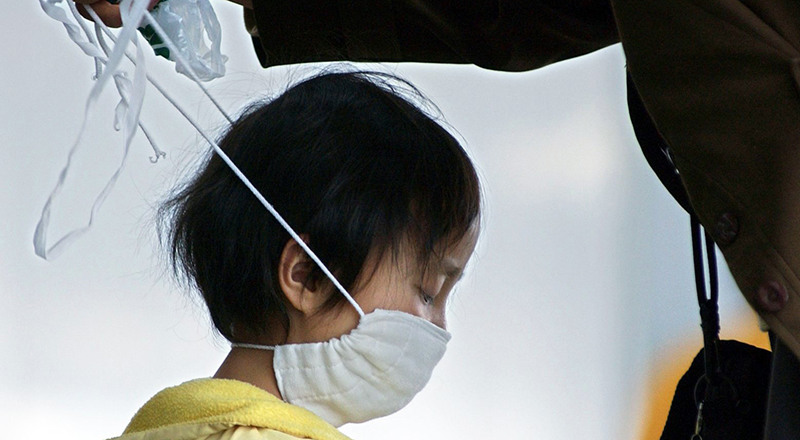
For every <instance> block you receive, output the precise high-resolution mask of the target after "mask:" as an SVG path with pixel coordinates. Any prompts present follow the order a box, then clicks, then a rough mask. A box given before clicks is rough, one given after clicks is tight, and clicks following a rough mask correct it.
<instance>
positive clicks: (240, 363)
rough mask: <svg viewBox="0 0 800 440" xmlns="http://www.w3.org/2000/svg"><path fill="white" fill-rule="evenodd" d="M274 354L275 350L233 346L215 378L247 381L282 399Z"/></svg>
mask: <svg viewBox="0 0 800 440" xmlns="http://www.w3.org/2000/svg"><path fill="white" fill-rule="evenodd" d="M274 356H275V352H274V351H271V350H258V349H252V348H232V349H231V352H230V353H228V356H227V357H226V358H225V360H224V361H223V362H222V365H220V367H219V369H218V370H217V372H216V373H215V374H214V378H216V379H234V380H239V381H242V382H247V383H249V384H251V385H254V386H257V387H259V388H261V389H263V390H265V391H267V392H268V393H270V394H273V395H274V396H276V397H277V398H279V399H281V400H282V399H283V398H282V397H281V392H280V390H279V389H278V381H277V380H276V379H275V370H274V369H273V368H272V359H273V357H274Z"/></svg>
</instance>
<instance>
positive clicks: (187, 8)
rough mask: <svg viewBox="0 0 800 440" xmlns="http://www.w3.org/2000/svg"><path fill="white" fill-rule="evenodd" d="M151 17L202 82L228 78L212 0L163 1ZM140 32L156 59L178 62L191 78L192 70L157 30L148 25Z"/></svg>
mask: <svg viewBox="0 0 800 440" xmlns="http://www.w3.org/2000/svg"><path fill="white" fill-rule="evenodd" d="M150 14H151V15H152V16H153V18H154V19H155V20H156V22H158V24H159V25H160V26H161V28H162V29H163V30H164V32H165V33H166V34H167V36H169V37H170V39H172V41H173V42H174V43H175V45H176V46H177V48H178V49H179V50H180V52H181V55H182V56H183V59H185V60H186V62H187V63H189V64H190V65H191V67H192V69H193V70H194V72H195V73H196V74H197V76H198V77H199V78H200V79H201V80H203V81H210V80H212V79H214V78H219V77H221V76H223V75H225V62H226V61H227V60H228V57H226V56H225V55H222V52H221V50H220V42H221V40H222V31H221V28H220V24H219V20H217V14H215V13H214V8H212V7H211V3H210V2H209V0H162V1H160V2H159V3H158V4H157V5H156V6H155V7H154V8H153V10H152V11H151V12H150ZM139 31H140V32H141V33H142V35H143V36H144V38H145V39H146V40H147V41H148V42H149V43H150V45H151V46H152V47H153V50H154V51H155V53H156V55H160V56H162V57H164V58H166V59H168V60H171V61H173V62H175V63H176V65H175V70H176V71H177V72H178V73H181V74H183V75H186V76H189V74H188V69H187V68H186V67H184V66H183V63H181V62H180V61H179V60H178V59H177V57H175V56H174V54H171V53H170V50H169V48H168V47H167V46H166V45H165V44H164V42H163V40H162V38H161V37H160V36H159V35H158V33H157V32H156V30H155V29H154V28H153V26H151V25H149V24H148V25H146V26H144V27H141V28H139ZM209 44H210V46H209Z"/></svg>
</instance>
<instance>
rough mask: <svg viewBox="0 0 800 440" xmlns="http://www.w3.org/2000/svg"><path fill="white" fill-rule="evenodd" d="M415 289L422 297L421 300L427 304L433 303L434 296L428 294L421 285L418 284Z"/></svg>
mask: <svg viewBox="0 0 800 440" xmlns="http://www.w3.org/2000/svg"><path fill="white" fill-rule="evenodd" d="M417 290H418V291H419V295H420V297H421V298H422V302H423V303H424V304H425V305H426V306H427V305H431V304H433V301H434V299H435V296H433V295H430V294H428V293H427V292H426V291H425V289H423V288H422V286H418V287H417Z"/></svg>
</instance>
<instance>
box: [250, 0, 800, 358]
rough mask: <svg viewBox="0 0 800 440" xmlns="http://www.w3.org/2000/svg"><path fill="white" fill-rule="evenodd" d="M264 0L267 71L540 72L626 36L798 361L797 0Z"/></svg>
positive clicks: (744, 273) (650, 96)
mask: <svg viewBox="0 0 800 440" xmlns="http://www.w3.org/2000/svg"><path fill="white" fill-rule="evenodd" d="M611 3H613V10H614V13H613V14H612V12H611V9H612V8H611ZM254 4H255V5H254V7H255V10H254V14H253V15H252V16H251V20H252V19H253V18H254V19H255V24H256V25H257V29H258V36H257V37H256V38H254V40H255V43H256V51H257V53H258V55H259V59H260V60H261V62H262V64H263V65H264V66H265V67H267V66H273V65H280V64H291V63H301V62H310V61H332V60H351V61H418V62H438V63H473V64H476V65H479V66H481V67H485V68H489V69H497V70H508V71H518V70H530V69H536V68H539V67H542V66H545V65H547V64H550V63H553V62H557V61H560V60H564V59H567V58H571V57H575V56H579V55H583V54H586V53H589V52H592V51H594V50H597V49H600V48H602V47H605V46H607V45H610V44H613V43H615V42H617V41H618V38H619V37H618V33H619V35H620V36H621V39H622V43H623V48H624V49H625V53H626V56H627V59H628V67H629V70H630V73H631V75H632V77H633V80H634V82H635V83H636V87H637V88H638V90H639V93H640V94H641V97H642V101H643V102H644V104H645V105H646V107H647V110H648V111H649V113H650V114H651V115H652V117H653V119H654V121H655V123H656V125H657V127H658V129H659V131H660V132H661V134H662V135H663V137H664V138H665V139H666V140H667V143H668V144H669V145H670V147H671V149H672V150H673V153H674V155H675V160H676V166H677V168H678V170H679V171H680V173H681V178H682V179H683V182H684V186H685V187H686V190H687V192H688V194H689V197H690V200H691V203H692V206H693V207H694V209H695V211H696V212H697V214H698V216H699V218H700V221H701V223H702V224H703V225H704V226H705V227H706V228H707V229H708V230H709V231H711V232H712V234H713V235H714V238H715V241H716V242H717V244H718V245H719V246H720V248H721V249H722V252H723V254H724V255H725V258H726V260H727V262H728V265H729V267H730V269H731V272H732V273H733V276H734V278H735V279H736V282H737V283H738V285H739V288H740V289H741V290H742V292H743V293H744V296H745V297H746V298H747V300H748V301H749V302H750V304H752V305H753V306H754V307H755V308H756V310H758V311H759V312H760V314H761V315H762V316H763V317H764V319H765V320H766V322H767V323H768V324H769V325H770V326H771V327H772V328H773V329H774V330H775V332H776V333H777V334H778V336H780V337H781V339H782V340H783V341H784V342H785V343H786V344H787V345H788V346H789V347H790V348H791V349H792V351H793V352H794V353H795V355H797V356H800V296H798V292H800V95H798V91H799V90H800V2H798V1H797V0H769V1H765V0H611V2H609V1H608V0H529V1H524V0H494V1H492V0H472V1H469V2H455V1H433V0H391V1H390V0H370V1H366V0H361V1H349V2H336V1H331V0H309V1H304V2H267V1H259V0H255V1H254ZM615 20H616V21H615ZM618 29H619V32H618Z"/></svg>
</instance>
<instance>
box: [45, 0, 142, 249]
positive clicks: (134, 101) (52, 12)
mask: <svg viewBox="0 0 800 440" xmlns="http://www.w3.org/2000/svg"><path fill="white" fill-rule="evenodd" d="M61 1H62V0H39V4H40V5H41V6H42V9H43V10H44V11H45V13H47V14H48V15H49V16H50V17H53V18H54V19H56V20H58V21H60V22H61V23H63V24H64V27H65V28H66V29H67V34H68V35H69V37H70V39H72V41H74V42H75V43H76V44H77V45H78V46H79V47H80V48H81V49H83V51H84V53H86V54H87V55H89V56H92V57H93V58H95V59H96V60H99V61H101V62H103V63H104V64H105V67H106V68H105V70H103V72H102V73H101V74H100V75H99V76H98V77H97V82H96V83H95V85H94V87H93V88H92V90H91V92H90V93H89V97H88V98H87V100H86V106H85V107H84V112H83V122H82V124H81V128H80V131H79V133H78V137H77V139H76V140H75V142H74V143H73V144H72V147H71V148H70V150H69V153H68V154H67V163H66V164H65V165H64V168H62V170H61V172H60V173H59V176H58V181H57V182H56V185H55V187H54V188H53V190H52V191H51V192H50V196H49V197H48V198H47V202H45V205H44V208H43V209H42V215H41V217H40V218H39V223H38V224H37V225H36V232H35V233H34V237H33V246H34V251H35V252H36V255H38V256H40V257H42V258H44V259H52V258H56V257H57V256H58V255H59V253H60V252H62V251H63V249H64V248H65V247H66V246H68V245H69V244H70V243H71V242H73V241H74V240H76V239H78V238H79V237H80V236H82V235H83V234H85V233H86V232H87V231H88V230H89V228H91V226H92V223H93V222H94V218H95V216H96V215H97V212H98V211H99V209H100V207H101V206H102V205H103V202H104V201H105V199H106V197H107V196H108V194H109V192H110V191H111V189H112V188H113V187H114V184H115V183H116V181H117V178H118V177H119V175H120V173H121V171H122V168H123V167H124V165H125V160H126V158H127V152H128V150H129V148H130V142H131V140H132V139H133V135H134V134H135V132H136V130H135V125H136V124H137V123H138V120H139V114H140V111H141V105H142V102H143V99H144V86H145V84H144V82H143V81H142V79H143V78H144V77H143V73H144V55H143V54H142V52H141V48H140V47H139V45H138V44H137V42H136V41H135V38H136V24H138V23H139V22H141V20H142V16H143V15H144V13H145V12H147V1H146V0H136V2H134V1H133V0H123V2H122V4H121V6H120V9H121V10H125V14H123V22H125V23H126V24H127V26H125V27H123V29H122V32H120V35H119V41H123V42H125V43H127V42H129V41H133V42H134V45H135V46H136V50H137V56H136V58H137V61H139V62H138V63H137V68H136V70H135V74H134V78H133V86H132V88H131V91H130V94H131V96H128V97H126V96H125V95H124V94H123V96H122V101H124V102H128V101H129V100H130V102H129V103H127V104H124V105H125V106H126V107H127V109H126V110H125V114H126V115H125V118H124V119H125V124H124V126H123V139H124V140H123V150H124V151H123V154H124V155H123V158H122V162H121V163H120V166H119V168H118V169H117V170H116V171H115V172H114V174H113V175H112V177H111V179H109V181H108V183H106V186H105V187H104V188H103V190H102V191H101V192H100V194H99V195H98V196H97V198H96V199H95V201H94V203H93V204H92V210H91V214H90V216H89V222H88V223H87V224H86V226H83V227H81V228H77V229H73V230H72V231H70V232H68V233H67V234H66V235H64V236H63V237H62V238H61V239H59V240H58V241H57V242H56V243H55V244H54V245H53V246H51V247H48V246H47V232H48V229H49V226H50V215H51V212H50V211H51V209H52V204H53V201H54V200H55V199H56V197H57V196H58V194H59V192H60V191H61V188H62V186H63V185H64V181H65V180H66V178H67V175H68V173H69V170H70V167H71V165H72V159H73V156H74V155H75V152H76V151H77V149H78V147H79V146H80V145H81V142H82V138H83V133H84V132H85V131H86V127H87V125H88V122H89V120H90V118H91V116H92V115H93V111H92V110H93V109H94V107H95V104H96V103H97V100H98V99H99V97H100V93H101V92H102V91H103V88H104V87H105V85H106V84H107V83H108V81H109V79H110V78H112V77H115V78H117V76H118V72H117V68H118V67H119V64H120V62H121V61H122V57H123V55H124V52H125V46H126V45H127V44H122V45H118V46H116V47H114V50H113V51H112V52H111V54H109V55H108V56H107V57H106V55H105V54H104V53H103V52H102V51H101V50H100V49H99V48H98V47H97V46H96V45H93V44H92V43H91V42H90V41H89V40H88V39H87V38H85V37H83V35H82V34H81V33H80V29H81V28H80V27H79V26H77V25H75V24H74V23H72V22H71V21H69V17H68V16H67V14H66V13H65V12H64V10H63V9H61V8H59V7H58V6H56V4H58V3H60V2H61ZM59 11H60V12H59ZM131 23H133V25H131ZM90 47H92V48H93V49H91V48H90ZM115 82H116V83H117V86H118V88H120V87H124V84H125V80H119V79H115ZM120 93H122V90H120ZM131 123H132V124H133V127H131V126H130V124H131Z"/></svg>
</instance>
